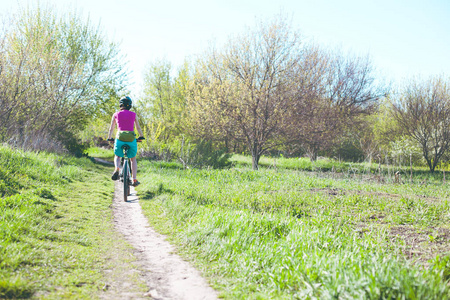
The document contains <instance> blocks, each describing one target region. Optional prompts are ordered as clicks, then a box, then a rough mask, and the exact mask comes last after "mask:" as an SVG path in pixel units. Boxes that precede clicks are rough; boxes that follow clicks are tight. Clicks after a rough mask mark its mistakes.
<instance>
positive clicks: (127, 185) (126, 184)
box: [122, 159, 130, 202]
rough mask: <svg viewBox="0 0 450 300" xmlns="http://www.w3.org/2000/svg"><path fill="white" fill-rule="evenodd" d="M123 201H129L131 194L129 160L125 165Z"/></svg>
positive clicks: (123, 172) (123, 170) (123, 171)
mask: <svg viewBox="0 0 450 300" xmlns="http://www.w3.org/2000/svg"><path fill="white" fill-rule="evenodd" d="M122 174H123V201H125V202H126V201H127V200H128V194H129V193H130V178H129V174H130V173H129V172H128V159H126V160H125V162H124V163H123V169H122Z"/></svg>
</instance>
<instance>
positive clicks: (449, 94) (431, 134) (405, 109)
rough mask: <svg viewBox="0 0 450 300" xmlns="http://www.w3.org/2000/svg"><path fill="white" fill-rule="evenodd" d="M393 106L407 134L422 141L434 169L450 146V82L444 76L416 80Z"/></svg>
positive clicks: (431, 168)
mask: <svg viewBox="0 0 450 300" xmlns="http://www.w3.org/2000/svg"><path fill="white" fill-rule="evenodd" d="M392 105H393V109H394V111H393V112H394V118H395V120H396V121H397V122H398V123H399V125H400V127H401V128H402V129H403V132H404V134H406V135H407V136H408V137H410V138H411V139H413V140H415V141H416V142H417V143H419V144H420V146H421V148H422V153H423V157H424V158H425V160H426V162H427V164H428V167H429V168H430V171H431V172H434V170H435V168H436V166H437V165H438V164H439V161H440V160H441V158H442V156H443V155H444V153H445V152H446V151H447V150H448V149H449V147H450V83H449V82H448V80H447V81H446V80H444V78H443V77H434V78H430V79H428V80H426V81H419V80H413V81H411V82H410V83H409V84H408V85H407V86H406V87H405V88H404V89H403V91H402V92H401V94H400V95H399V97H398V98H397V99H395V100H394V101H393V102H392Z"/></svg>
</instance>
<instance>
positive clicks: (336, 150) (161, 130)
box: [140, 17, 450, 172]
mask: <svg viewBox="0 0 450 300" xmlns="http://www.w3.org/2000/svg"><path fill="white" fill-rule="evenodd" d="M382 82H383V80H382V78H377V75H376V73H375V70H374V67H373V65H372V64H371V62H370V59H369V58H368V57H358V56H353V55H350V54H345V53H342V52H339V51H334V50H330V49H326V48H323V47H320V46H317V45H314V44H311V43H306V42H305V41H304V40H303V39H302V38H301V35H300V34H299V33H298V32H297V31H295V30H293V29H292V28H291V26H290V24H289V22H286V19H285V18H283V17H277V18H275V19H274V20H272V21H270V22H261V23H259V24H257V26H256V27H255V28H254V29H251V30H248V31H246V32H245V33H244V34H242V35H239V36H234V37H232V38H230V39H229V40H228V43H226V44H225V45H224V46H223V47H220V48H217V47H212V48H211V49H209V50H208V51H205V52H204V53H203V54H202V55H200V56H199V57H198V58H197V59H195V60H193V61H189V62H186V63H185V64H184V66H182V67H181V68H179V69H178V73H176V74H175V75H173V69H172V66H171V64H170V62H168V61H164V60H162V61H156V62H153V63H152V64H150V65H149V67H148V68H147V72H146V76H145V91H144V97H143V99H141V103H140V113H141V114H142V115H143V116H144V117H145V118H146V119H147V120H149V123H148V124H146V128H147V131H148V132H149V133H151V134H150V135H151V136H152V137H153V140H152V139H150V142H149V144H148V147H153V148H154V150H156V151H160V152H161V151H164V150H165V151H167V149H168V148H170V145H174V148H173V149H174V151H177V150H176V149H183V147H184V148H185V147H186V141H190V142H191V143H194V144H195V143H196V142H198V141H202V143H204V141H208V142H210V143H212V144H213V145H214V146H215V147H216V148H217V149H224V150H225V151H226V152H239V153H241V152H245V153H248V154H250V155H251V156H252V158H253V168H254V169H257V168H258V162H259V159H260V157H261V155H263V154H264V153H273V154H277V155H278V154H280V153H283V154H284V155H306V156H308V157H310V159H311V160H315V159H317V157H318V155H326V156H329V157H336V158H338V157H339V158H342V159H347V160H354V161H357V160H360V161H362V160H367V161H370V162H371V161H374V160H376V161H378V162H383V163H385V162H388V163H389V162H390V163H395V164H402V163H408V164H409V163H410V162H411V163H415V164H427V165H428V167H429V168H430V170H431V171H432V172H433V171H434V170H435V169H436V167H437V166H438V165H439V164H441V165H442V163H443V162H446V161H447V156H446V155H448V149H449V145H450V144H449V143H450V135H449V133H450V127H449V125H450V124H449V122H450V114H449V112H450V111H449V109H450V85H449V80H446V79H445V78H444V77H443V76H440V77H439V76H438V77H433V78H430V79H428V80H422V79H417V80H411V81H410V82H409V83H408V84H407V85H405V86H404V87H392V86H391V87H388V86H387V85H385V84H382ZM394 88H395V89H397V90H399V91H398V92H394ZM180 141H182V142H181V144H180ZM158 147H159V148H158ZM175 148H176V149H175ZM182 152H183V151H181V153H179V154H178V155H179V156H180V157H181V156H183V153H182Z"/></svg>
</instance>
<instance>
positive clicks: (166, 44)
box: [0, 0, 450, 96]
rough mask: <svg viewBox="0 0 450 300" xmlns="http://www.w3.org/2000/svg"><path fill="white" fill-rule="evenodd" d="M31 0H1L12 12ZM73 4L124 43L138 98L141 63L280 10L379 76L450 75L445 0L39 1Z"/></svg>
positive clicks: (194, 48)
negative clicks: (364, 60) (364, 58)
mask: <svg viewBox="0 0 450 300" xmlns="http://www.w3.org/2000/svg"><path fill="white" fill-rule="evenodd" d="M37 2H38V1H30V0H0V11H1V12H2V13H5V12H9V13H11V12H15V11H16V10H17V7H18V6H26V5H27V3H34V4H35V3H37ZM39 2H40V4H41V5H45V4H47V3H50V4H52V5H54V6H55V7H56V8H57V9H59V10H63V11H64V10H74V9H77V10H78V11H79V12H80V13H81V14H83V15H84V16H85V17H87V16H89V17H90V19H91V21H92V22H94V23H98V22H100V24H101V26H102V27H103V29H104V31H105V32H106V33H107V35H108V36H109V37H110V39H112V40H114V41H118V42H121V49H122V52H123V54H125V55H126V56H127V60H128V62H129V63H128V67H129V70H130V71H131V72H132V74H131V84H130V90H131V91H132V94H131V95H132V96H138V95H139V93H140V90H141V86H142V77H143V76H142V74H143V72H144V69H145V66H146V65H147V64H148V63H149V62H151V61H154V60H156V59H160V58H165V59H167V60H169V61H170V62H172V64H173V65H174V66H175V67H176V66H179V65H181V63H182V62H183V61H184V59H185V58H186V57H192V56H195V55H196V54H199V53H201V52H202V51H204V50H205V49H206V48H207V47H208V46H209V45H210V44H211V43H216V44H218V45H220V44H221V43H224V42H225V41H226V40H227V38H228V37H229V36H230V35H233V34H239V33H241V32H243V31H244V30H245V29H246V28H248V27H252V26H253V25H254V24H255V22H256V21H257V20H260V19H263V20H264V19H268V18H271V17H273V16H274V15H276V14H278V13H280V12H283V13H285V14H287V15H288V16H289V17H291V18H292V24H293V26H294V27H295V28H297V29H298V30H299V31H300V32H301V33H302V34H303V36H304V39H305V41H311V40H313V41H315V42H317V43H319V44H322V45H324V46H326V47H331V48H339V49H341V50H344V51H351V52H352V53H354V54H357V55H369V57H370V58H371V60H372V62H373V65H374V66H375V67H376V68H377V70H378V72H379V74H380V77H382V78H383V79H385V80H393V81H397V82H398V83H401V82H403V81H404V80H407V79H408V78H410V77H412V76H422V77H428V76H432V75H440V74H445V75H446V76H450V0H428V1H423V0H372V1H371V0H310V1H307V0H278V1H275V0H221V1H219V0H190V1H186V0H184V1H183V0H175V1H171V0H159V1H154V0H146V1H145V0H127V1H123V0H122V1H118V0H49V1H46V0H41V1H39Z"/></svg>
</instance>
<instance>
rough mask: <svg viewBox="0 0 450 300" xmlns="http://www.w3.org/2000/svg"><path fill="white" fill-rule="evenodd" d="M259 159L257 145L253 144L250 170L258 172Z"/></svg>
mask: <svg viewBox="0 0 450 300" xmlns="http://www.w3.org/2000/svg"><path fill="white" fill-rule="evenodd" d="M260 157H261V154H260V151H259V147H258V144H257V143H256V142H254V143H253V148H252V169H253V170H258V169H259V168H258V163H259V158H260Z"/></svg>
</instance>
